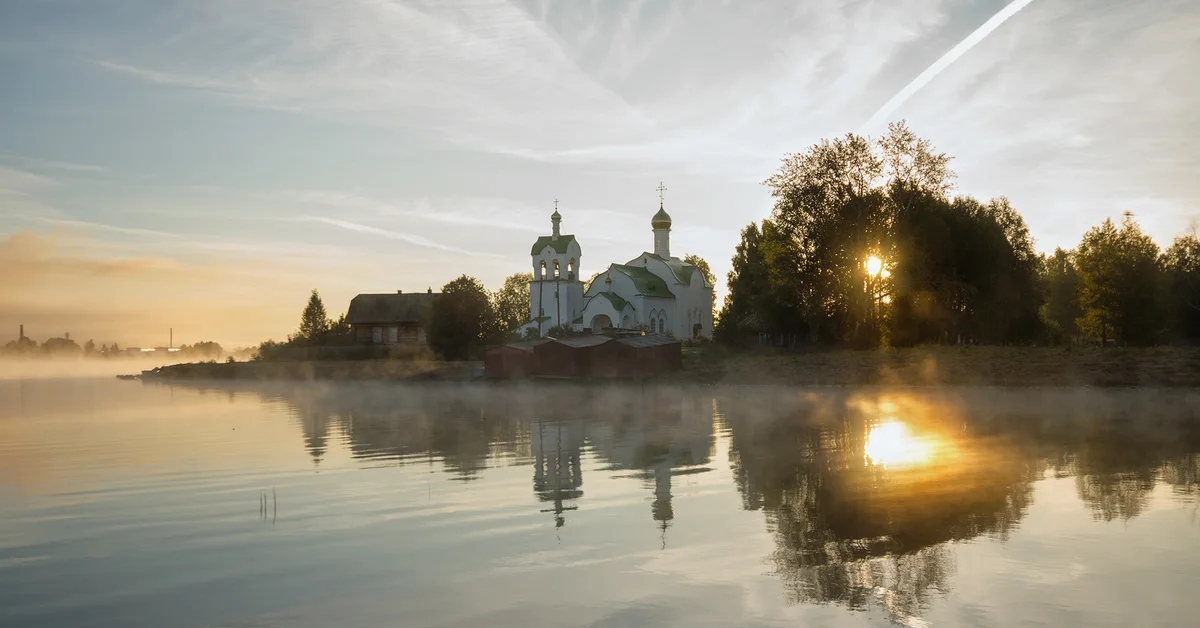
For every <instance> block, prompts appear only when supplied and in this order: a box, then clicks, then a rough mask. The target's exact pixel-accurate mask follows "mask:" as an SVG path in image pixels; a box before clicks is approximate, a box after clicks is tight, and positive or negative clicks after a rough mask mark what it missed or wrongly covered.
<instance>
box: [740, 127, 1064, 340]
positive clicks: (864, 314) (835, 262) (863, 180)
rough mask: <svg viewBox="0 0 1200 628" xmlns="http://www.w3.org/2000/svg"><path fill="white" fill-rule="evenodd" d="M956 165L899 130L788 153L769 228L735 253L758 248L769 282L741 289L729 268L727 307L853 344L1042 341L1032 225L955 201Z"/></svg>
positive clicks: (1013, 214)
mask: <svg viewBox="0 0 1200 628" xmlns="http://www.w3.org/2000/svg"><path fill="white" fill-rule="evenodd" d="M950 159H951V158H950V157H949V156H947V155H946V154H945V153H940V152H938V151H936V150H935V149H934V147H933V146H932V145H931V144H930V142H929V141H928V140H924V139H921V138H918V137H917V136H916V135H915V134H913V133H912V132H911V131H910V130H909V129H908V127H907V126H906V125H904V124H903V123H897V124H893V125H891V126H890V127H889V129H888V132H887V134H886V135H885V136H884V137H882V138H880V139H878V140H871V139H870V138H866V137H862V136H858V135H853V134H850V135H846V136H844V137H840V138H836V139H833V140H822V141H821V142H819V143H817V144H815V145H813V146H811V147H810V148H809V149H808V150H807V151H805V152H803V153H800V154H792V155H787V156H786V157H785V158H784V160H783V164H782V165H781V167H780V169H779V171H778V172H777V173H775V174H774V175H773V176H771V177H770V178H768V179H767V180H766V181H765V184H766V185H767V186H768V187H769V188H770V190H771V194H772V196H773V197H774V199H775V205H774V208H773V211H772V216H771V220H770V221H769V222H767V221H764V223H763V225H762V228H761V230H756V231H755V233H754V234H753V235H754V236H755V237H756V238H757V240H756V241H755V243H754V246H753V247H752V248H751V247H748V246H744V245H748V244H750V242H749V241H748V240H747V239H746V237H745V236H746V235H747V234H745V233H744V234H743V236H744V237H743V245H740V246H742V249H740V250H739V252H738V253H737V255H735V270H736V266H737V262H738V256H744V254H745V253H746V252H748V251H750V250H754V251H756V254H757V255H758V256H759V257H760V258H761V259H762V263H763V265H764V266H765V270H764V271H763V272H762V273H758V274H755V275H751V276H752V277H755V278H757V277H759V276H761V277H763V278H765V287H759V288H757V289H755V290H753V291H747V290H745V289H744V288H743V287H738V289H735V287H734V285H733V281H734V279H735V277H734V274H733V273H731V280H730V282H731V283H730V286H729V300H728V302H727V304H726V305H727V307H726V308H725V309H726V310H729V311H730V312H731V313H732V312H737V311H739V310H744V311H754V312H756V313H758V314H760V315H764V316H769V318H770V319H771V325H772V326H773V327H774V328H776V329H777V330H779V331H784V330H791V331H807V332H808V333H809V336H810V338H812V339H815V340H818V341H824V342H832V343H850V344H853V345H857V346H870V345H874V344H878V343H879V342H881V341H882V340H884V339H887V340H889V341H890V342H892V343H893V344H911V343H914V342H930V341H940V342H945V341H953V342H993V343H1007V342H1025V341H1029V340H1033V339H1034V338H1036V337H1037V335H1038V334H1040V332H1041V319H1040V317H1039V315H1038V311H1039V308H1040V306H1041V302H1042V291H1041V290H1040V289H1039V285H1038V269H1039V259H1038V257H1037V254H1036V253H1035V252H1034V250H1033V241H1032V238H1031V237H1030V235H1029V229H1028V227H1027V225H1026V224H1025V222H1024V220H1023V219H1022V218H1021V216H1020V214H1019V213H1017V211H1016V210H1015V209H1013V207H1012V206H1011V205H1010V204H1009V203H1008V201H1007V200H1006V199H1004V198H997V199H994V200H992V201H990V202H988V203H980V202H978V201H976V200H974V199H971V198H966V197H960V198H956V199H953V200H951V199H950V198H949V197H948V193H949V191H950V190H951V189H952V186H951V184H952V181H953V179H954V173H953V172H952V171H950V169H949V167H948V166H949V162H950ZM744 262H745V260H742V263H743V264H744ZM740 273H741V271H739V272H738V273H736V274H738V275H740Z"/></svg>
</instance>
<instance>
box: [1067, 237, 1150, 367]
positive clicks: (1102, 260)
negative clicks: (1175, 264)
mask: <svg viewBox="0 0 1200 628" xmlns="http://www.w3.org/2000/svg"><path fill="white" fill-rule="evenodd" d="M1158 256H1159V250H1158V245H1156V244H1155V243H1154V240H1153V239H1151V238H1150V236H1148V235H1146V234H1144V233H1142V231H1141V229H1140V228H1139V227H1138V225H1137V223H1136V222H1134V221H1133V217H1132V216H1130V215H1129V214H1126V216H1125V219H1124V220H1123V221H1122V222H1121V226H1120V227H1119V228H1118V227H1117V226H1116V225H1115V224H1113V222H1112V220H1105V221H1104V222H1103V223H1102V224H1100V225H1099V226H1097V227H1093V228H1092V229H1091V230H1090V231H1088V232H1087V233H1086V234H1084V236H1083V240H1081V241H1080V243H1079V249H1078V252H1077V254H1076V258H1077V259H1076V263H1077V266H1078V268H1077V270H1078V273H1079V305H1080V309H1081V311H1082V316H1080V318H1079V319H1078V320H1077V324H1078V326H1079V329H1080V331H1081V332H1083V333H1084V335H1086V336H1087V337H1088V338H1091V339H1092V340H1095V341H1097V342H1099V343H1101V344H1108V343H1109V342H1115V343H1119V344H1129V345H1148V344H1153V343H1154V342H1155V341H1156V339H1157V336H1158V332H1159V326H1160V324H1161V322H1160V317H1159V302H1158V290H1157V284H1158V281H1157V280H1158V270H1159V268H1158Z"/></svg>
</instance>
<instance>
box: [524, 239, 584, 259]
mask: <svg viewBox="0 0 1200 628" xmlns="http://www.w3.org/2000/svg"><path fill="white" fill-rule="evenodd" d="M574 241H575V236H573V235H571V234H568V233H564V234H562V235H560V236H558V238H557V239H556V238H555V237H554V236H542V237H540V238H538V239H537V242H534V243H533V248H531V249H530V250H529V254H530V255H534V256H537V255H541V254H542V250H543V249H545V248H546V247H550V248H552V249H554V252H555V253H558V254H559V255H566V254H567V247H568V246H570V245H571V243H572V242H574Z"/></svg>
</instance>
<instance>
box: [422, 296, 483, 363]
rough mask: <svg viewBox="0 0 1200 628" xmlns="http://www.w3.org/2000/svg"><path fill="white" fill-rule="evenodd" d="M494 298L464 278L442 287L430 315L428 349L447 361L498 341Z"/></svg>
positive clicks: (461, 357)
mask: <svg viewBox="0 0 1200 628" xmlns="http://www.w3.org/2000/svg"><path fill="white" fill-rule="evenodd" d="M490 297H491V295H489V294H488V292H487V290H485V289H484V287H483V284H482V283H481V282H480V281H479V280H478V279H476V278H474V277H469V276H467V275H462V276H461V277H459V278H457V279H455V280H453V281H451V282H450V283H448V284H446V285H445V286H443V287H442V294H441V295H440V296H439V297H438V298H437V300H435V301H434V302H433V308H432V310H431V312H430V315H429V322H428V325H427V326H426V329H428V337H429V346H430V347H432V348H433V350H434V351H436V352H437V353H439V354H441V355H442V356H443V357H445V358H446V359H448V360H459V359H463V358H466V357H468V356H470V355H471V354H472V353H473V352H474V351H475V350H476V349H478V348H479V347H480V346H481V345H482V344H484V343H486V342H490V341H492V340H493V339H495V337H496V333H497V331H496V330H497V325H496V317H495V312H494V311H493V309H492V302H491V298H490Z"/></svg>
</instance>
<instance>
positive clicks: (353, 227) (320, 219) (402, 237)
mask: <svg viewBox="0 0 1200 628" xmlns="http://www.w3.org/2000/svg"><path fill="white" fill-rule="evenodd" d="M300 220H304V221H308V222H316V223H321V224H325V225H330V226H333V227H338V228H340V229H345V230H347V231H354V232H357V233H366V234H370V235H375V236H379V237H381V238H387V239H389V240H398V241H400V242H406V243H408V244H411V245H413V246H420V247H424V248H427V249H435V250H438V251H445V252H447V253H458V254H460V255H466V256H470V257H497V256H494V255H488V254H486V253H480V252H478V251H468V250H467V249H461V248H458V247H453V246H448V245H445V244H441V243H438V242H434V241H433V240H430V239H428V238H423V237H421V236H418V235H413V234H411V233H401V232H399V231H391V230H389V229H383V228H380V227H373V226H371V225H364V224H360V223H357V222H351V221H349V220H341V219H338V218H327V217H324V216H304V217H303V218H301V219H300Z"/></svg>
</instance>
